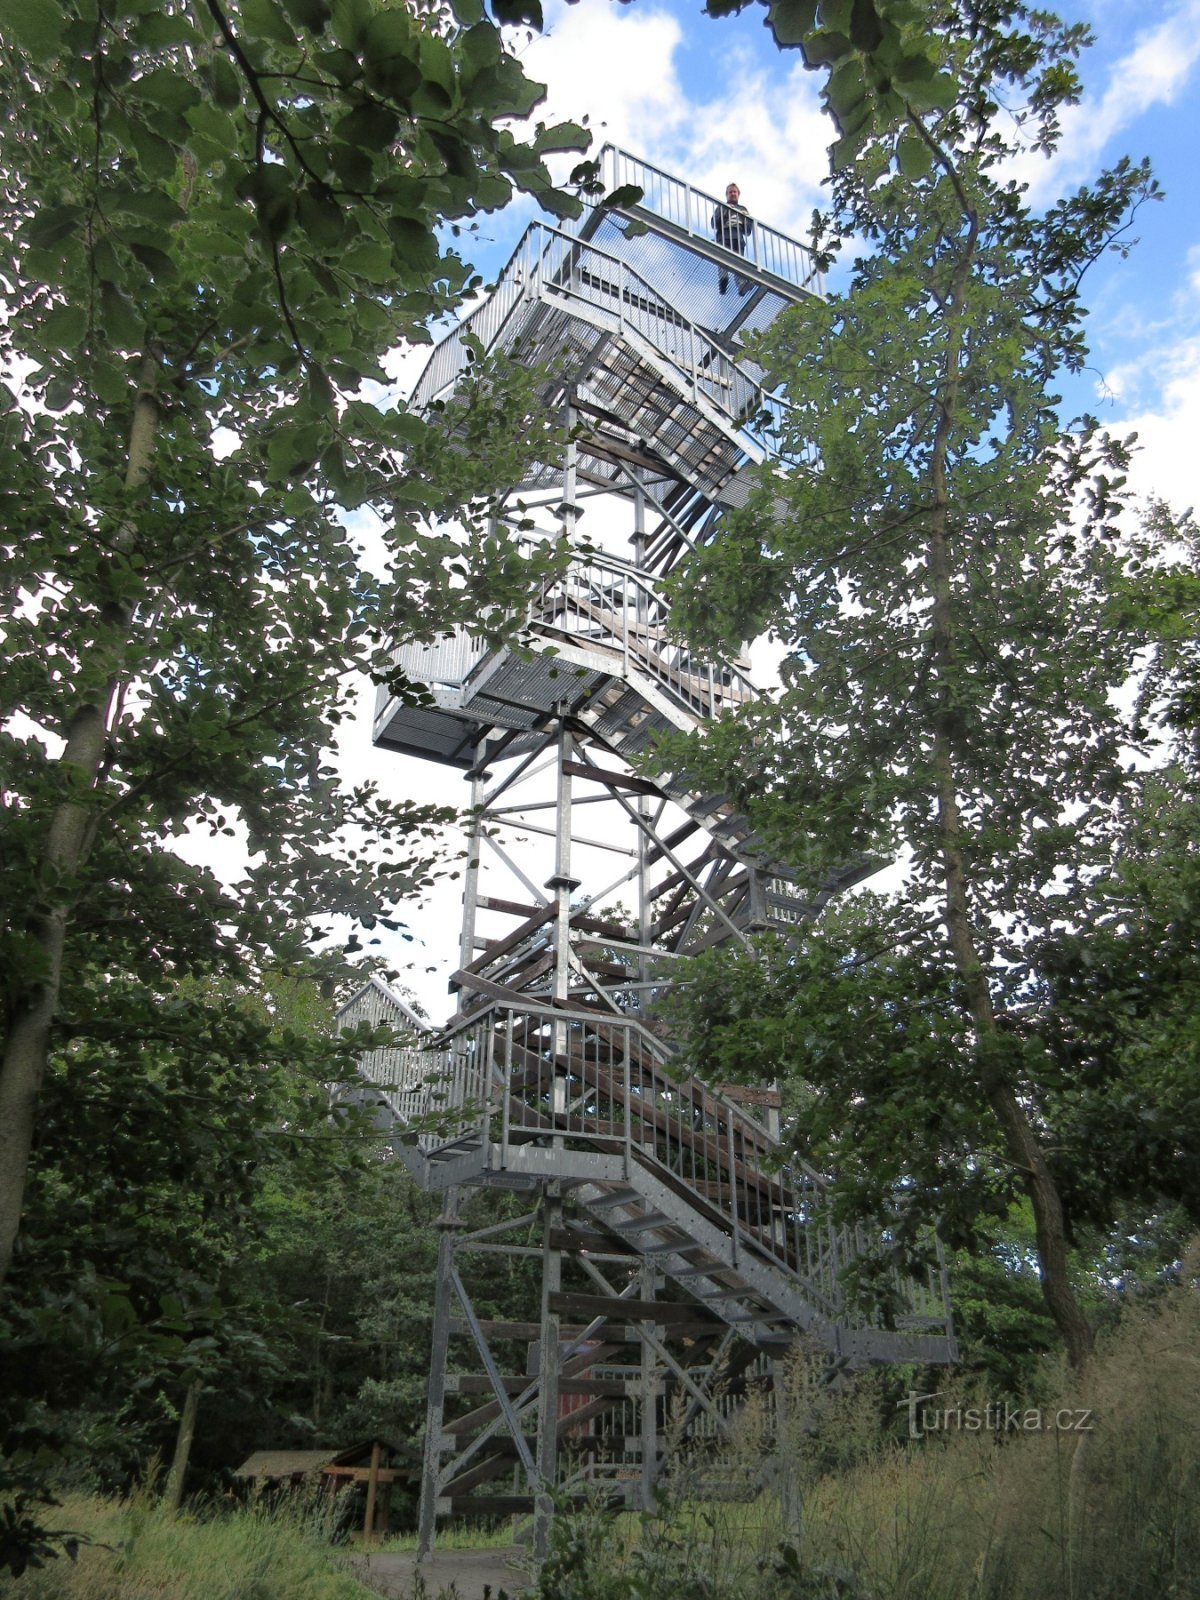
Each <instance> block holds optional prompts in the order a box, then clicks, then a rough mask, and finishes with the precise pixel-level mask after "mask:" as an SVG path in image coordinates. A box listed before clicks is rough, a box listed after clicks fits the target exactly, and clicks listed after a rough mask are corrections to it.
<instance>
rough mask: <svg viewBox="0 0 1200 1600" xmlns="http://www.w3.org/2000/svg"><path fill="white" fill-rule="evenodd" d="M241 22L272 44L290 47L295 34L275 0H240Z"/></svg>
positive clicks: (293, 41)
mask: <svg viewBox="0 0 1200 1600" xmlns="http://www.w3.org/2000/svg"><path fill="white" fill-rule="evenodd" d="M241 13H242V22H243V24H244V27H245V29H246V30H249V32H250V33H251V34H253V35H256V36H257V37H258V38H260V39H267V40H269V41H270V42H271V43H272V44H281V45H285V46H287V47H288V48H291V47H293V46H294V45H295V43H296V35H295V32H294V30H293V28H292V25H291V23H290V22H289V21H288V19H287V17H286V16H284V14H283V11H282V10H281V8H280V7H279V6H278V5H277V4H276V0H241Z"/></svg>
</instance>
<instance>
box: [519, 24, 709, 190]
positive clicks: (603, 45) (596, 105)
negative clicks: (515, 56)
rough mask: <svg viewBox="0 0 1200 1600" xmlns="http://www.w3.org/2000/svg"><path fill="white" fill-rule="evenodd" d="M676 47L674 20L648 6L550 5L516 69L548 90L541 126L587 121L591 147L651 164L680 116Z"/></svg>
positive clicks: (683, 105)
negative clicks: (615, 148) (607, 147)
mask: <svg viewBox="0 0 1200 1600" xmlns="http://www.w3.org/2000/svg"><path fill="white" fill-rule="evenodd" d="M682 43H683V29H682V28H681V27H680V25H679V23H678V22H677V21H676V20H675V18H674V17H671V16H668V15H667V13H666V12H663V11H655V10H654V9H653V8H652V7H646V8H645V9H644V10H643V9H642V8H640V7H638V8H636V9H634V10H631V11H618V10H614V9H611V8H605V7H601V6H599V5H587V6H574V7H570V8H568V7H567V6H565V5H555V6H552V7H551V8H550V12H549V15H548V17H547V27H546V30H545V32H544V33H543V34H542V35H541V36H540V37H539V38H537V39H535V40H534V41H533V43H532V44H531V45H530V46H529V48H528V50H527V51H526V52H525V53H524V57H523V61H522V65H523V66H524V68H525V72H526V74H527V76H529V77H530V78H533V79H534V80H535V81H537V82H540V83H544V84H545V85H546V86H547V97H546V103H545V105H544V106H543V107H541V108H539V111H538V116H539V117H541V118H542V119H543V120H545V121H547V122H557V121H560V120H568V119H570V120H572V121H575V122H579V121H581V120H582V119H583V118H584V117H585V116H587V117H589V118H590V119H591V127H592V130H593V133H594V134H595V142H596V145H600V144H603V143H604V142H605V141H609V142H611V143H613V144H617V145H620V146H621V147H622V148H623V149H631V150H634V151H636V152H637V153H638V154H640V155H644V156H646V157H647V158H648V159H650V160H653V159H654V157H655V154H656V153H660V152H661V150H662V148H663V145H664V141H665V140H666V139H668V138H669V136H670V133H671V131H672V129H673V128H674V127H675V126H676V125H677V124H678V122H679V121H680V120H681V119H683V118H684V117H685V116H686V114H687V109H688V104H687V99H686V97H685V95H684V93H683V89H682V87H681V85H680V82H679V78H678V74H677V72H676V67H675V53H676V51H677V50H678V49H679V47H680V45H681V44H682Z"/></svg>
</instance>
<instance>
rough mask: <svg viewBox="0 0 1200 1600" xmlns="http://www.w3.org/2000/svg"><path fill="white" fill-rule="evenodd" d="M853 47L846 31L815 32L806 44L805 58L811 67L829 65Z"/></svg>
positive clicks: (840, 58) (839, 59) (845, 54)
mask: <svg viewBox="0 0 1200 1600" xmlns="http://www.w3.org/2000/svg"><path fill="white" fill-rule="evenodd" d="M853 48H854V46H853V45H852V44H851V43H850V40H849V39H848V38H847V37H846V35H845V34H844V33H814V34H812V35H811V37H810V38H809V39H808V40H807V42H806V43H805V45H804V59H805V61H806V62H807V63H808V65H809V66H810V67H828V66H832V65H833V63H834V62H835V61H841V60H842V58H843V57H844V56H848V55H849V54H850V52H851V50H853Z"/></svg>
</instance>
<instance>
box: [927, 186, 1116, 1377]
mask: <svg viewBox="0 0 1200 1600" xmlns="http://www.w3.org/2000/svg"><path fill="white" fill-rule="evenodd" d="M966 220H967V223H968V228H967V235H966V240H965V242H964V245H963V250H962V254H961V256H960V258H959V261H958V263H957V265H956V268H955V273H954V278H953V283H952V287H951V293H950V296H949V299H948V301H947V305H946V308H945V316H946V319H947V333H948V337H947V348H946V357H945V361H944V363H943V366H942V381H941V385H940V389H939V393H938V408H939V419H938V425H937V431H936V433H935V436H934V445H933V451H932V455H931V458H930V478H931V486H932V491H933V494H932V507H931V515H930V533H929V542H928V546H927V552H926V572H927V578H928V583H929V591H930V595H931V598H932V602H933V603H932V609H931V616H930V626H931V656H932V677H933V681H934V683H935V685H936V692H937V703H936V708H935V713H934V730H933V731H934V741H933V771H934V785H935V792H936V800H937V840H938V846H939V850H940V853H941V859H942V881H943V885H944V905H943V910H944V916H945V922H946V931H947V934H948V935H949V940H950V949H951V953H952V956H953V960H954V965H955V968H956V970H957V972H958V975H959V977H960V979H961V980H962V984H963V988H964V991H965V993H966V999H967V1009H968V1011H969V1014H970V1017H971V1022H972V1026H973V1028H974V1031H975V1058H976V1063H977V1068H978V1081H979V1084H980V1087H981V1089H982V1090H983V1094H984V1098H985V1099H986V1101H987V1104H988V1106H989V1108H990V1110H991V1112H992V1115H993V1116H994V1117H995V1119H996V1121H997V1123H998V1124H999V1127H1000V1131H1001V1134H1002V1136H1003V1139H1004V1145H1005V1149H1006V1150H1007V1152H1008V1156H1009V1159H1010V1161H1011V1162H1012V1163H1013V1165H1014V1167H1016V1169H1017V1170H1018V1171H1019V1172H1020V1173H1021V1177H1022V1181H1023V1183H1024V1185H1025V1189H1026V1192H1027V1193H1028V1195H1029V1199H1030V1203H1031V1205H1032V1208H1033V1217H1034V1227H1035V1232H1036V1238H1037V1251H1038V1261H1039V1264H1040V1267H1041V1279H1042V1294H1043V1297H1044V1299H1045V1301H1046V1307H1047V1309H1048V1311H1049V1312H1050V1315H1051V1317H1052V1318H1053V1320H1054V1325H1055V1327H1056V1328H1057V1329H1058V1331H1059V1333H1060V1335H1061V1336H1062V1339H1063V1342H1064V1344H1065V1345H1066V1349H1067V1356H1068V1359H1069V1360H1070V1362H1071V1365H1072V1366H1074V1367H1076V1368H1078V1367H1082V1366H1083V1365H1084V1363H1085V1362H1086V1361H1087V1359H1088V1356H1089V1355H1090V1354H1091V1350H1092V1343H1093V1335H1092V1330H1091V1328H1090V1326H1089V1324H1088V1321H1087V1318H1086V1317H1085V1316H1084V1314H1083V1311H1082V1309H1081V1308H1080V1305H1079V1302H1078V1300H1077V1299H1076V1297H1075V1291H1074V1289H1073V1288H1072V1285H1071V1276H1070V1266H1069V1262H1068V1257H1067V1242H1066V1228H1065V1224H1064V1217H1063V1207H1062V1198H1061V1196H1060V1195H1059V1192H1058V1187H1057V1185H1056V1183H1055V1181H1054V1177H1053V1174H1052V1173H1051V1171H1050V1167H1049V1164H1048V1163H1047V1161H1046V1157H1045V1152H1044V1151H1043V1149H1042V1145H1041V1141H1040V1139H1039V1138H1038V1135H1037V1131H1036V1130H1035V1128H1034V1126H1033V1124H1032V1122H1031V1121H1030V1118H1029V1115H1028V1113H1027V1112H1026V1110H1025V1108H1024V1107H1023V1106H1022V1104H1021V1102H1020V1100H1019V1099H1018V1097H1017V1095H1016V1093H1015V1092H1014V1090H1013V1088H1012V1085H1011V1084H1010V1082H1009V1081H1008V1074H1007V1072H1006V1069H1005V1065H1004V1061H1003V1057H1002V1051H1003V1040H1002V1039H1001V1037H1000V1034H999V1030H998V1028H997V1026H996V1013H995V1009H994V1007H993V1005H992V995H991V989H990V986H989V984H988V977H987V972H986V971H985V969H984V965H983V962H982V960H981V958H980V954H979V948H978V945H977V943H976V940H975V933H974V929H973V927H972V923H971V908H970V886H969V882H968V874H967V868H966V863H965V862H964V859H963V851H962V823H961V814H960V811H959V803H958V784H957V780H956V772H955V767H956V751H957V739H958V721H959V713H958V710H957V703H956V694H955V676H956V668H957V659H956V650H955V627H954V603H953V589H952V585H951V563H950V549H949V539H950V494H949V486H948V484H947V479H946V462H947V454H948V451H949V446H950V440H951V436H952V433H953V428H954V421H955V412H956V407H957V403H958V396H959V372H960V361H961V355H962V339H963V326H964V320H965V309H966V307H965V301H966V289H967V283H968V280H969V277H970V273H971V267H972V263H973V260H974V250H975V243H976V238H977V235H978V222H977V219H976V218H975V216H974V215H973V214H972V213H971V212H970V211H969V210H968V211H967V212H966Z"/></svg>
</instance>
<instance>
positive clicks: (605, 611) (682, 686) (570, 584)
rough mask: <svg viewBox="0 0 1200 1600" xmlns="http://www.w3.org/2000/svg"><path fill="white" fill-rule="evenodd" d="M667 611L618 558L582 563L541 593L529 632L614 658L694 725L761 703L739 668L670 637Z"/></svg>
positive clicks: (641, 576) (644, 579) (653, 589)
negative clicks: (704, 657) (700, 655)
mask: <svg viewBox="0 0 1200 1600" xmlns="http://www.w3.org/2000/svg"><path fill="white" fill-rule="evenodd" d="M670 609H671V608H670V606H669V604H668V603H667V601H666V600H665V599H664V597H663V596H662V594H661V593H660V592H659V590H658V587H657V586H656V584H655V583H654V581H653V579H652V578H650V577H648V576H647V575H646V573H644V572H642V571H640V570H638V569H637V568H636V567H631V566H628V565H626V564H625V563H624V562H622V561H620V560H618V559H617V558H615V557H611V556H604V555H594V556H589V557H579V558H577V559H576V560H574V561H572V562H571V564H570V566H569V567H568V568H567V569H566V571H565V572H563V573H562V574H561V575H560V576H559V577H557V578H554V579H551V580H550V581H549V582H547V583H546V584H544V585H543V587H542V589H541V592H540V593H539V595H538V598H537V600H536V601H535V602H534V604H533V606H532V607H531V608H530V612H529V625H530V626H531V627H535V628H536V629H537V630H538V631H539V632H540V633H544V634H560V635H563V636H565V637H567V638H570V639H573V640H578V641H579V642H580V643H581V644H585V645H593V646H599V647H601V648H602V649H605V650H610V651H615V652H619V653H620V655H621V657H622V663H623V675H624V676H625V677H626V678H627V679H628V677H629V675H630V671H631V670H636V671H640V672H643V673H645V674H647V675H648V676H649V677H651V678H653V679H654V680H655V682H656V683H658V684H659V685H660V686H661V687H662V688H663V689H665V690H666V691H667V693H668V694H669V695H670V696H671V698H672V699H673V700H675V701H676V702H677V703H678V704H679V705H681V706H682V707H684V708H685V709H686V710H688V711H691V712H693V713H694V714H695V715H696V716H699V717H705V718H707V717H715V716H719V715H720V714H721V712H723V711H732V710H734V709H735V708H736V707H738V706H741V705H746V704H748V703H749V702H750V701H752V700H755V699H757V698H758V692H757V690H756V689H755V687H754V685H753V684H752V683H751V681H750V679H749V678H748V677H747V676H746V675H745V673H744V672H742V671H741V670H740V669H739V668H737V667H734V666H730V665H726V664H719V665H714V664H713V663H712V662H705V661H698V660H697V659H696V658H695V656H694V655H693V654H692V653H691V652H690V651H689V650H688V649H687V647H686V646H685V645H683V644H681V643H679V642H678V641H677V640H674V639H671V638H670V637H669V636H668V631H667V629H668V623H669V620H670Z"/></svg>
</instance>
